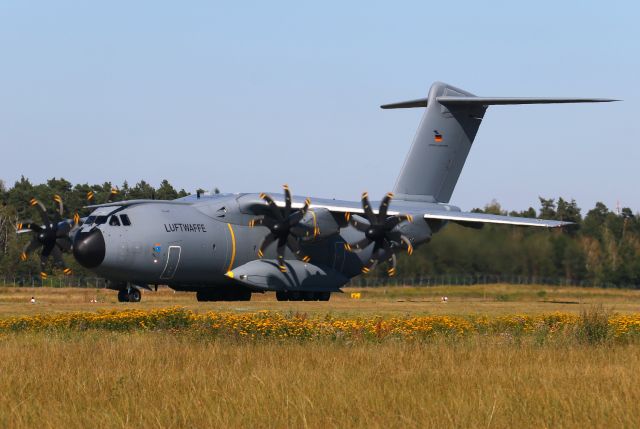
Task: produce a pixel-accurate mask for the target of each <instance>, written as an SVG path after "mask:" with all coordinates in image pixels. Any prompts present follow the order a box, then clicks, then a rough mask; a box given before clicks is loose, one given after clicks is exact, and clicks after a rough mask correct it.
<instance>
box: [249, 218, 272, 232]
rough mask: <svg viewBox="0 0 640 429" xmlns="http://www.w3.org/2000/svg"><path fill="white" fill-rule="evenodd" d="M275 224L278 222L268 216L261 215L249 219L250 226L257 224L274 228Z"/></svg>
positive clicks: (253, 226)
mask: <svg viewBox="0 0 640 429" xmlns="http://www.w3.org/2000/svg"><path fill="white" fill-rule="evenodd" d="M275 225H276V223H275V222H274V221H273V219H270V218H267V217H260V218H257V219H251V220H250V221H249V228H255V227H256V226H266V227H267V228H269V229H272V228H273V227H274V226H275Z"/></svg>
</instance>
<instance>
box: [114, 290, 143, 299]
mask: <svg viewBox="0 0 640 429" xmlns="http://www.w3.org/2000/svg"><path fill="white" fill-rule="evenodd" d="M141 299H142V293H141V292H140V289H138V288H135V287H131V288H127V289H120V290H119V291H118V301H119V302H140V300H141Z"/></svg>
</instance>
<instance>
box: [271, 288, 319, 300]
mask: <svg viewBox="0 0 640 429" xmlns="http://www.w3.org/2000/svg"><path fill="white" fill-rule="evenodd" d="M329 298H331V292H311V291H299V290H279V291H276V299H277V300H278V301H329Z"/></svg>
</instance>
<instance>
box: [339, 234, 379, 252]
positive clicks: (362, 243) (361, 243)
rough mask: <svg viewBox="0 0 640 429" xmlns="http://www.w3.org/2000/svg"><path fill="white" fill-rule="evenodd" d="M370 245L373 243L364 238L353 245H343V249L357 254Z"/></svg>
mask: <svg viewBox="0 0 640 429" xmlns="http://www.w3.org/2000/svg"><path fill="white" fill-rule="evenodd" d="M371 243H373V242H372V241H371V240H370V239H368V238H367V237H365V238H363V239H362V240H360V241H357V242H355V243H353V244H351V243H344V248H345V250H347V251H349V252H357V251H359V250H362V249H364V248H366V247H367V246H369V245H370V244H371Z"/></svg>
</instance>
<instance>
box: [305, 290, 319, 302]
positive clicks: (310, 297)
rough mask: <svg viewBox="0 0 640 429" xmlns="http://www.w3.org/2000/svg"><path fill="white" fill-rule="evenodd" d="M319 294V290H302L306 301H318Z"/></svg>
mask: <svg viewBox="0 0 640 429" xmlns="http://www.w3.org/2000/svg"><path fill="white" fill-rule="evenodd" d="M316 296H317V292H302V299H303V300H304V301H317V300H318V298H317V297H316Z"/></svg>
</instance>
